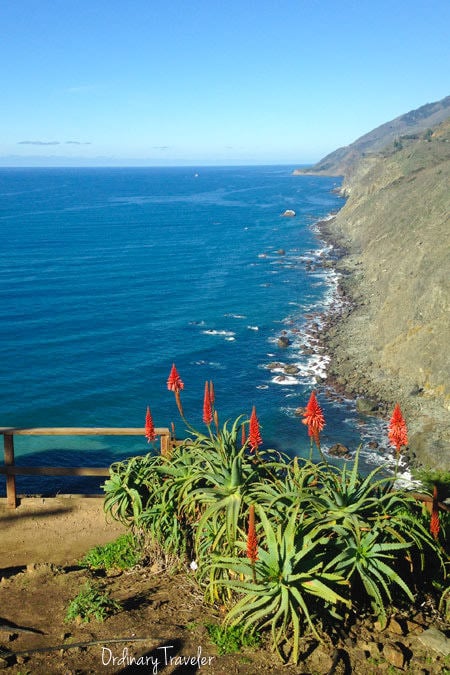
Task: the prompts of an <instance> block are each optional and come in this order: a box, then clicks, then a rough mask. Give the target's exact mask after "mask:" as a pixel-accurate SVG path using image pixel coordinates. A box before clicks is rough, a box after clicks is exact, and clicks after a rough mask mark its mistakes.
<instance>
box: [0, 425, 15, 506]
mask: <svg viewBox="0 0 450 675" xmlns="http://www.w3.org/2000/svg"><path fill="white" fill-rule="evenodd" d="M3 448H4V453H5V466H7V467H8V466H14V436H13V435H12V434H7V433H5V434H4V435H3ZM6 503H7V506H8V508H10V509H15V508H16V506H17V495H16V477H15V476H14V475H13V474H11V475H8V474H6Z"/></svg>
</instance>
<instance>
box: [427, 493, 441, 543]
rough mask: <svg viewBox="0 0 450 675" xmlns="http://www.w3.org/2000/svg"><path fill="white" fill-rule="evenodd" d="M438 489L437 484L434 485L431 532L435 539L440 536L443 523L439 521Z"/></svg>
mask: <svg viewBox="0 0 450 675" xmlns="http://www.w3.org/2000/svg"><path fill="white" fill-rule="evenodd" d="M437 497H438V491H437V487H436V485H434V486H433V506H432V509H431V519H430V532H431V534H432V535H433V537H434V538H435V539H437V538H438V537H439V530H440V529H441V524H440V521H439V504H438V498H437Z"/></svg>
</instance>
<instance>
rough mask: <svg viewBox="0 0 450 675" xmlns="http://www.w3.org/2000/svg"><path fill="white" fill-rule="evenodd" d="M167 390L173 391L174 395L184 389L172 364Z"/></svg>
mask: <svg viewBox="0 0 450 675" xmlns="http://www.w3.org/2000/svg"><path fill="white" fill-rule="evenodd" d="M167 389H168V390H169V391H174V392H175V393H176V392H177V391H181V390H182V389H184V383H183V382H182V380H181V377H180V376H179V375H178V371H177V369H176V367H175V364H174V363H173V364H172V369H171V371H170V375H169V378H168V380H167Z"/></svg>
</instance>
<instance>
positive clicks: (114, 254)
mask: <svg viewBox="0 0 450 675" xmlns="http://www.w3.org/2000/svg"><path fill="white" fill-rule="evenodd" d="M336 186H337V181H336V179H334V178H329V177H313V176H293V175H292V168H291V167H275V166H269V167H204V168H201V167H200V168H198V169H195V168H192V167H177V168H113V169H111V168H107V169H106V168H95V169H74V168H70V169H69V168H67V169H62V168H52V169H0V231H1V241H2V246H1V248H0V298H1V312H2V318H1V328H0V337H1V339H0V381H1V394H0V426H6V427H9V426H11V427H14V426H17V427H42V426H44V427H51V426H92V427H94V426H106V427H107V426H114V427H121V426H125V427H128V426H130V427H135V426H136V427H139V426H143V424H144V417H145V409H146V407H147V405H149V406H150V407H151V410H152V415H153V419H154V422H155V425H156V426H169V425H170V423H171V422H172V421H173V422H175V426H176V431H177V435H178V436H180V437H181V436H183V433H184V426H183V423H182V421H181V420H180V419H179V417H178V413H177V409H176V406H175V403H174V400H173V396H172V394H171V392H169V391H167V388H166V381H167V377H168V375H169V371H170V368H171V365H172V363H176V366H177V369H178V371H179V373H180V376H181V377H182V379H183V381H184V383H185V389H184V391H183V404H184V408H185V412H186V416H187V418H188V419H189V421H190V422H191V423H193V424H194V425H201V424H202V422H201V412H202V399H203V388H204V382H205V380H213V382H214V385H215V390H216V406H217V409H218V411H219V415H220V419H221V421H225V420H226V419H227V418H230V419H234V418H235V417H236V416H237V415H239V414H242V413H243V414H246V415H249V414H250V412H251V408H252V406H253V405H256V409H257V413H258V417H259V420H260V423H261V426H262V435H263V439H264V442H265V445H266V446H270V447H277V448H279V449H281V450H284V451H286V452H288V453H289V454H291V455H295V454H299V455H303V456H306V455H308V454H309V439H308V438H307V435H306V429H305V427H304V425H302V424H301V423H300V420H299V417H298V416H297V415H296V414H295V410H296V408H298V407H299V406H304V405H305V404H306V402H307V400H308V397H309V393H310V392H311V390H312V388H317V387H318V384H319V387H318V395H319V400H320V402H321V404H322V406H323V408H324V412H325V416H326V419H327V426H326V428H325V431H324V434H323V443H324V447H325V448H327V447H329V446H330V445H332V444H333V443H336V442H342V443H345V444H347V445H349V447H351V448H352V449H354V448H356V446H357V445H358V444H359V443H360V442H361V440H362V441H363V442H366V441H367V440H368V439H370V438H372V437H373V436H374V435H376V434H378V433H379V431H380V426H379V423H378V422H376V421H375V420H367V419H366V420H364V419H360V418H358V417H357V415H356V413H355V412H354V406H353V404H352V403H351V402H343V401H340V402H338V401H334V400H331V399H328V398H326V397H325V395H324V393H325V392H324V390H323V389H321V388H320V382H321V380H320V377H319V376H321V375H323V374H324V369H325V368H326V357H325V356H324V355H323V354H311V353H310V354H306V353H304V352H305V349H304V347H305V344H306V345H307V344H308V325H309V322H311V320H312V318H316V317H317V314H318V313H320V312H323V311H325V310H326V309H327V307H328V306H329V305H330V303H331V302H332V299H333V292H334V290H335V288H336V275H335V273H334V272H333V271H332V270H330V269H328V268H324V267H322V266H321V265H320V261H321V260H322V258H323V256H324V255H326V253H327V249H326V246H325V244H324V242H322V241H321V240H320V239H319V238H318V235H317V230H316V228H315V227H314V224H315V223H316V222H317V221H318V220H320V219H322V218H325V217H327V215H328V214H329V213H330V212H333V211H335V210H337V209H339V208H340V207H341V206H342V199H341V198H340V197H338V196H337V194H336V193H335V192H333V188H335V187H336ZM286 209H293V210H294V211H295V213H296V215H295V217H292V218H287V217H283V216H282V214H283V212H284V211H285V210H286ZM283 331H286V334H287V335H288V336H289V339H290V340H291V344H290V346H289V347H288V348H287V349H282V348H280V347H279V346H278V342H277V341H278V338H279V337H280V335H283ZM276 362H280V363H282V364H284V365H286V364H287V365H296V366H297V368H298V372H297V373H294V374H293V375H292V374H291V375H286V374H285V372H282V371H283V368H278V369H277V368H274V366H273V364H274V363H276ZM269 364H272V366H271V369H269V368H268V367H267V366H268V365H269ZM15 445H16V455H17V458H18V459H17V463H22V464H29V465H35V464H44V463H46V464H50V465H78V464H90V465H95V466H99V465H100V466H102V465H106V464H108V463H109V462H110V461H113V460H114V459H118V458H121V457H124V456H128V455H130V454H142V453H144V452H146V451H147V450H148V446H147V445H146V443H145V439H140V438H136V437H134V438H118V439H114V438H111V437H107V438H96V439H92V438H83V437H81V438H80V437H77V438H75V437H74V438H67V437H56V438H55V437H53V438H49V437H39V438H37V437H32V438H30V437H16V439H15ZM1 483H3V481H1ZM98 483H99V481H98V480H97V479H92V480H91V479H67V478H65V479H62V478H61V479H60V478H38V479H32V478H29V477H28V478H26V477H19V478H18V489H19V492H30V491H31V492H42V491H45V490H51V491H63V492H74V491H84V490H87V489H90V491H92V489H93V488H94V484H95V485H98ZM0 489H1V490H4V486H3V485H2V484H0Z"/></svg>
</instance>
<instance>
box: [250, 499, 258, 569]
mask: <svg viewBox="0 0 450 675" xmlns="http://www.w3.org/2000/svg"><path fill="white" fill-rule="evenodd" d="M247 558H248V559H249V560H250V562H251V564H252V567H253V581H255V568H254V565H255V562H256V561H257V560H258V538H257V536H256V527H255V505H254V504H250V509H249V514H248V532H247Z"/></svg>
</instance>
